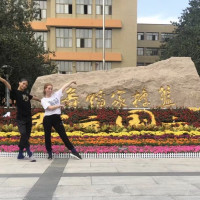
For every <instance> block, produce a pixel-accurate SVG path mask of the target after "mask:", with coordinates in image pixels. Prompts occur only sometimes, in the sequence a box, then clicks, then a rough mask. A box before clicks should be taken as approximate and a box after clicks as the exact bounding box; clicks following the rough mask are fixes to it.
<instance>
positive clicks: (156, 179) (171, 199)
mask: <svg viewBox="0 0 200 200" xmlns="http://www.w3.org/2000/svg"><path fill="white" fill-rule="evenodd" d="M5 199H6V200H22V199H24V200H51V199H53V200H133V199H134V200H161V199H162V200H199V199H200V159H199V158H191V159H190V158H173V159H172V158H171V159H167V158H164V159H147V158H146V159H83V160H76V159H72V158H70V159H53V160H52V161H49V160H47V159H45V158H38V159H37V162H35V163H31V162H29V161H28V160H26V161H18V160H17V159H16V158H13V157H11V158H3V157H0V200H5Z"/></svg>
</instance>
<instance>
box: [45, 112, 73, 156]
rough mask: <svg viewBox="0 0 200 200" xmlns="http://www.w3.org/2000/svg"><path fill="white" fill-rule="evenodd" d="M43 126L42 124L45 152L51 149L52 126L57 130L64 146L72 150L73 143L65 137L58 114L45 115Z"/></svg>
mask: <svg viewBox="0 0 200 200" xmlns="http://www.w3.org/2000/svg"><path fill="white" fill-rule="evenodd" d="M43 126H44V132H45V146H46V150H47V152H50V151H52V147H51V130H52V127H53V128H54V129H55V130H56V132H58V134H59V135H60V137H61V139H62V141H63V142H64V144H65V146H66V147H67V148H68V149H69V150H72V149H73V148H74V146H73V144H72V143H71V142H70V141H69V139H68V137H67V134H66V132H65V128H64V126H63V122H62V120H61V117H60V115H57V114H55V115H50V116H45V117H44V119H43Z"/></svg>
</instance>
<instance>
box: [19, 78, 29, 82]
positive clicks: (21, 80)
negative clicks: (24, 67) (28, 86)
mask: <svg viewBox="0 0 200 200" xmlns="http://www.w3.org/2000/svg"><path fill="white" fill-rule="evenodd" d="M23 81H27V82H28V80H27V79H26V78H21V79H20V80H19V82H23Z"/></svg>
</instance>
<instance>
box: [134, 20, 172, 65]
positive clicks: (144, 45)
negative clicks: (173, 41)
mask: <svg viewBox="0 0 200 200" xmlns="http://www.w3.org/2000/svg"><path fill="white" fill-rule="evenodd" d="M174 28H175V27H174V26H173V25H171V24H138V25H137V66H145V65H149V64H152V63H154V62H156V61H158V60H159V56H160V55H161V54H162V49H161V48H160V46H161V44H162V42H163V41H166V40H167V39H169V38H171V37H173V31H174Z"/></svg>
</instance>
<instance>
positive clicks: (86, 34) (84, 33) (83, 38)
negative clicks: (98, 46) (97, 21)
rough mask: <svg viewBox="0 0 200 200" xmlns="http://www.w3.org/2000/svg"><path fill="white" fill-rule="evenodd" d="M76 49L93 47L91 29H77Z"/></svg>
mask: <svg viewBox="0 0 200 200" xmlns="http://www.w3.org/2000/svg"><path fill="white" fill-rule="evenodd" d="M76 47H78V48H91V47H92V30H91V29H76Z"/></svg>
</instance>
